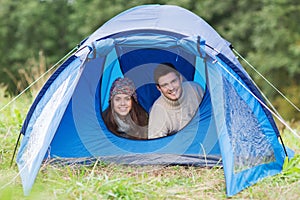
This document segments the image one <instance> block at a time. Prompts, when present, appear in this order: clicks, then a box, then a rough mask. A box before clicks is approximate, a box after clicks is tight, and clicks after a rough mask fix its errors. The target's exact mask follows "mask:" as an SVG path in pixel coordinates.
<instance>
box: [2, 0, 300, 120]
mask: <svg viewBox="0 0 300 200" xmlns="http://www.w3.org/2000/svg"><path fill="white" fill-rule="evenodd" d="M144 4H172V5H178V6H181V7H184V8H186V9H188V10H190V11H191V12H194V13H195V14H197V15H199V16H200V17H202V18H203V19H204V20H205V21H207V22H208V23H209V24H210V25H211V26H212V27H213V28H215V29H216V31H217V32H218V33H219V34H220V35H221V36H222V37H224V38H225V39H226V40H228V41H229V42H231V43H232V45H233V46H234V48H235V49H236V50H238V52H240V53H241V54H242V55H243V56H244V57H245V58H246V59H247V60H248V61H249V62H250V63H251V64H252V65H253V66H255V67H256V69H258V71H260V72H261V73H262V74H263V75H264V76H265V77H266V78H267V79H268V80H269V81H270V82H271V83H273V84H274V86H275V87H277V88H278V89H279V90H280V91H282V92H283V93H284V94H286V95H287V97H289V98H291V99H292V101H293V102H294V104H295V105H298V107H299V105H300V98H299V83H300V67H299V66H300V59H299V58H300V34H299V33H300V26H299V19H300V2H299V1H298V0H272V1H270V0H252V1H247V0H240V1H235V0H226V1H219V0H210V1H201V0H168V1H167V0H132V1H124V0H111V1H107V0H39V1H38V0H23V1H11V0H0V41H1V42H0V55H1V59H0V77H1V78H0V84H4V85H7V86H8V87H7V88H8V92H9V93H10V94H18V93H19V92H20V91H21V90H22V88H21V87H17V85H16V81H15V80H18V79H22V76H21V75H20V74H19V73H18V70H19V69H20V68H24V69H27V68H31V67H32V65H31V64H30V63H32V60H33V59H35V60H37V62H38V60H39V55H40V53H41V52H42V53H43V55H44V56H45V63H44V65H46V67H47V68H49V67H51V66H52V65H53V64H54V63H56V62H57V61H58V60H59V59H60V58H62V57H63V56H64V55H65V54H66V53H68V52H69V51H70V50H71V49H73V48H74V47H76V46H77V45H78V44H79V43H80V42H81V41H82V40H84V39H85V38H86V37H88V36H89V35H90V34H91V33H92V32H93V31H95V30H96V29H97V28H98V27H100V26H101V25H102V24H103V23H105V22H106V21H108V20H109V19H111V18H112V17H113V16H115V15H117V14H119V13H120V12H122V11H124V10H127V9H128V8H131V7H134V6H138V5H144ZM242 64H243V63H242ZM243 66H244V67H245V68H246V70H247V71H248V72H249V74H250V75H251V76H252V78H253V79H254V81H255V82H256V83H257V84H258V86H259V87H260V88H261V89H262V91H264V93H265V94H266V96H268V97H269V98H270V99H271V101H272V102H274V105H275V107H276V108H277V109H279V110H282V111H283V112H284V113H283V115H284V116H285V117H287V118H288V119H296V120H299V119H300V116H299V111H297V110H295V109H294V108H288V109H286V107H284V106H286V102H285V100H283V98H282V97H280V96H279V95H278V93H277V92H275V91H274V89H273V88H272V87H270V86H269V85H268V84H266V82H265V81H264V80H263V79H262V78H261V77H259V76H257V74H256V73H254V72H253V71H252V70H251V69H250V68H247V66H245V64H243ZM8 73H10V74H14V75H15V77H14V78H12V77H11V76H8ZM13 79H14V80H13ZM24 88H25V86H24ZM285 110H286V111H285Z"/></svg>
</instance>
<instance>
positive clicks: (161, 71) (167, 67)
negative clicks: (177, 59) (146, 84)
mask: <svg viewBox="0 0 300 200" xmlns="http://www.w3.org/2000/svg"><path fill="white" fill-rule="evenodd" d="M171 72H174V73H175V74H176V76H178V77H180V73H179V72H178V71H177V70H176V69H175V66H174V65H173V64H172V63H161V64H159V65H157V67H156V68H155V70H154V81H155V83H156V84H158V79H159V78H160V77H161V76H164V75H167V74H168V73H171Z"/></svg>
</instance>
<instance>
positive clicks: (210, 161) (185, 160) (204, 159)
mask: <svg viewBox="0 0 300 200" xmlns="http://www.w3.org/2000/svg"><path fill="white" fill-rule="evenodd" d="M96 161H101V162H105V163H115V164H122V165H139V166H144V165H182V166H196V167H208V168H212V167H222V158H221V156H219V155H175V154H130V155H116V156H99V157H88V158H87V157H86V158H51V159H47V160H45V161H44V162H45V163H50V164H56V165H57V164H58V165H74V164H78V165H93V164H94V163H95V162H96Z"/></svg>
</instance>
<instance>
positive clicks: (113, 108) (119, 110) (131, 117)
mask: <svg viewBox="0 0 300 200" xmlns="http://www.w3.org/2000/svg"><path fill="white" fill-rule="evenodd" d="M102 117H103V120H104V122H105V124H106V126H107V128H108V129H109V130H110V131H111V132H113V133H115V134H116V135H118V136H121V137H125V138H131V139H147V138H148V134H147V123H148V114H147V112H146V111H145V110H144V109H143V108H142V107H141V106H140V105H139V104H138V102H137V95H136V92H135V85H134V83H133V81H132V80H130V79H129V78H117V79H116V80H115V81H114V82H113V84H112V86H111V88H110V97H109V106H108V108H107V109H106V110H105V111H104V112H103V114H102Z"/></svg>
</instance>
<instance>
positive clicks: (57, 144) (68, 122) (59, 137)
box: [46, 101, 92, 158]
mask: <svg viewBox="0 0 300 200" xmlns="http://www.w3.org/2000/svg"><path fill="white" fill-rule="evenodd" d="M72 116H73V115H72V101H70V103H69V104H68V107H67V109H66V111H65V114H64V116H63V118H62V120H61V123H60V125H59V127H58V129H57V131H56V133H55V136H54V138H53V140H52V142H51V144H50V147H49V150H50V152H51V154H50V155H51V157H63V158H65V157H90V156H92V155H91V154H90V153H89V152H88V151H87V149H86V148H85V146H84V145H83V143H82V141H81V139H80V137H79V135H78V133H77V130H76V126H75V124H74V120H73V117H72ZM47 156H48V155H47V154H46V157H47Z"/></svg>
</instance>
